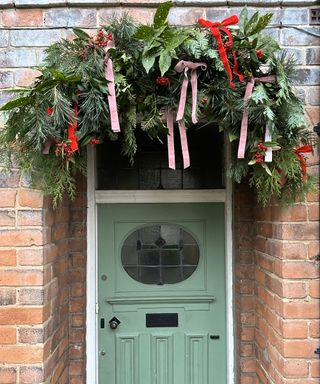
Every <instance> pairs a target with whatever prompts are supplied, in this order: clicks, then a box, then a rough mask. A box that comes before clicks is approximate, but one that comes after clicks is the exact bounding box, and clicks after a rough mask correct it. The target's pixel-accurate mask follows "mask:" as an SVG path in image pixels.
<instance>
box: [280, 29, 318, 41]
mask: <svg viewBox="0 0 320 384" xmlns="http://www.w3.org/2000/svg"><path fill="white" fill-rule="evenodd" d="M304 29H306V30H307V31H310V32H313V33H316V34H319V28H306V27H304ZM280 44H281V45H283V46H295V45H303V46H306V45H318V44H319V38H318V37H315V36H311V35H308V34H306V33H304V32H303V31H299V30H296V29H293V28H282V29H281V33H280Z"/></svg>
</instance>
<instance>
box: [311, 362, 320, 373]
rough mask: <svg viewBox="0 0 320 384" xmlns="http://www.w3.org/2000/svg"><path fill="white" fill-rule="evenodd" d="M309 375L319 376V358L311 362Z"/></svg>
mask: <svg viewBox="0 0 320 384" xmlns="http://www.w3.org/2000/svg"><path fill="white" fill-rule="evenodd" d="M311 376H312V377H320V360H319V359H317V360H315V361H312V362H311Z"/></svg>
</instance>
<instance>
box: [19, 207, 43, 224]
mask: <svg viewBox="0 0 320 384" xmlns="http://www.w3.org/2000/svg"><path fill="white" fill-rule="evenodd" d="M17 225H18V226H36V225H38V226H40V225H42V211H41V210H38V211H36V210H25V211H18V216H17Z"/></svg>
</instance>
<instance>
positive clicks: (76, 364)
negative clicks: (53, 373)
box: [69, 360, 84, 375]
mask: <svg viewBox="0 0 320 384" xmlns="http://www.w3.org/2000/svg"><path fill="white" fill-rule="evenodd" d="M83 368H84V365H83V361H82V360H80V361H74V360H73V361H70V364H69V374H70V375H79V373H80V372H83Z"/></svg>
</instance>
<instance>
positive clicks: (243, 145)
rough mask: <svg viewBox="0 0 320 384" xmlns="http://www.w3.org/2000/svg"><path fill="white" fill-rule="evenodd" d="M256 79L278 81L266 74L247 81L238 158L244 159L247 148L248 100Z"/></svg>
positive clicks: (265, 81)
mask: <svg viewBox="0 0 320 384" xmlns="http://www.w3.org/2000/svg"><path fill="white" fill-rule="evenodd" d="M255 81H260V82H262V83H270V82H275V81H276V76H274V75H271V76H264V77H256V78H255V77H251V78H250V80H249V82H248V83H247V87H246V91H245V94H244V104H245V106H244V110H243V115H242V122H241V131H240V140H239V147H238V159H244V154H245V150H246V143H247V135H248V105H247V103H248V100H249V99H250V97H251V95H252V91H253V88H254V84H255Z"/></svg>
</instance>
